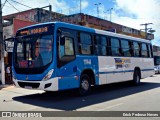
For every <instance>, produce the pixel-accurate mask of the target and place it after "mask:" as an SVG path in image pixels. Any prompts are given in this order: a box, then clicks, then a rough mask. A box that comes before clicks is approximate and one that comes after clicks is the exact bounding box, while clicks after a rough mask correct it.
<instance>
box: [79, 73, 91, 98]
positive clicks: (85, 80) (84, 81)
mask: <svg viewBox="0 0 160 120" xmlns="http://www.w3.org/2000/svg"><path fill="white" fill-rule="evenodd" d="M80 80H81V81H80V87H79V93H80V95H82V96H84V95H88V94H89V93H90V92H91V80H90V77H89V76H88V75H87V74H83V75H82V76H81V79H80Z"/></svg>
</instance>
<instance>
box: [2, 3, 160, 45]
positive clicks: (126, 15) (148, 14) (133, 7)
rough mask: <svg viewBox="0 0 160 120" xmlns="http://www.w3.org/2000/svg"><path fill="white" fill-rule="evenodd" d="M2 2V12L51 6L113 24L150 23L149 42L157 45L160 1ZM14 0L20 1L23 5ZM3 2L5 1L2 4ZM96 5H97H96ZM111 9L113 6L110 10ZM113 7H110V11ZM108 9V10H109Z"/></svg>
mask: <svg viewBox="0 0 160 120" xmlns="http://www.w3.org/2000/svg"><path fill="white" fill-rule="evenodd" d="M1 1H2V7H3V8H2V15H8V14H12V13H16V12H21V11H25V10H28V9H31V8H40V7H44V6H48V5H49V4H50V5H52V11H54V12H59V13H63V14H67V15H69V14H76V13H80V1H81V12H82V13H85V14H89V15H92V16H96V17H97V16H98V14H97V7H98V10H99V17H100V18H102V19H106V20H111V21H112V22H114V23H118V24H121V25H125V26H128V27H131V28H135V29H138V30H140V29H144V28H145V27H144V26H141V25H140V24H144V23H153V24H150V25H148V28H152V30H155V31H156V32H154V37H155V39H154V40H152V43H153V44H154V45H156V46H160V0H7V1H8V2H5V1H6V0H1ZM15 1H17V2H19V3H22V4H24V5H26V6H27V7H26V6H23V5H21V4H19V3H16V2H15ZM4 3H5V4H4ZM95 4H98V5H95ZM112 8H113V9H112ZM111 9H112V10H111ZM110 11H111V12H110Z"/></svg>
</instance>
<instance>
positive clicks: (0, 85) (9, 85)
mask: <svg viewBox="0 0 160 120" xmlns="http://www.w3.org/2000/svg"><path fill="white" fill-rule="evenodd" d="M11 86H13V84H6V85H2V84H0V90H1V89H3V88H7V87H11Z"/></svg>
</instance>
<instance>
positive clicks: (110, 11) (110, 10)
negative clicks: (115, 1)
mask: <svg viewBox="0 0 160 120" xmlns="http://www.w3.org/2000/svg"><path fill="white" fill-rule="evenodd" d="M112 10H113V8H110V9H108V11H109V13H110V22H112V16H111V15H112Z"/></svg>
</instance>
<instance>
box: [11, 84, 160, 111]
mask: <svg viewBox="0 0 160 120" xmlns="http://www.w3.org/2000/svg"><path fill="white" fill-rule="evenodd" d="M157 87H160V83H150V82H142V83H141V85H140V86H132V85H130V82H125V83H118V84H110V85H104V86H98V87H94V88H93V92H92V94H90V95H88V96H83V97H82V96H79V94H77V90H69V91H60V92H53V93H45V92H44V93H38V94H30V95H25V96H18V97H14V98H13V100H15V101H18V102H22V103H25V104H31V105H34V106H39V107H44V108H51V109H58V110H76V109H79V108H82V107H87V106H89V105H94V104H97V103H101V102H106V101H110V100H114V99H117V98H121V97H125V96H128V95H132V94H136V93H140V92H144V91H147V90H151V89H154V88H157Z"/></svg>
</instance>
